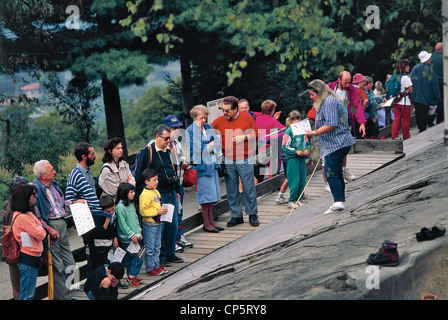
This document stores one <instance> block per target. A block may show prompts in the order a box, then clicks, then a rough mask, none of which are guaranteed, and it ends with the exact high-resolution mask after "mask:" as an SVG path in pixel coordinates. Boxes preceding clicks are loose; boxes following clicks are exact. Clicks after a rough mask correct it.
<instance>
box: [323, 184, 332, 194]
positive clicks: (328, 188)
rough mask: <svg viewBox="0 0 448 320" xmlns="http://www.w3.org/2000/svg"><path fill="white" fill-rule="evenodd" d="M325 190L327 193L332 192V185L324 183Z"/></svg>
mask: <svg viewBox="0 0 448 320" xmlns="http://www.w3.org/2000/svg"><path fill="white" fill-rule="evenodd" d="M324 189H325V191H327V192H331V189H330V185H329V184H328V182H327V181H324Z"/></svg>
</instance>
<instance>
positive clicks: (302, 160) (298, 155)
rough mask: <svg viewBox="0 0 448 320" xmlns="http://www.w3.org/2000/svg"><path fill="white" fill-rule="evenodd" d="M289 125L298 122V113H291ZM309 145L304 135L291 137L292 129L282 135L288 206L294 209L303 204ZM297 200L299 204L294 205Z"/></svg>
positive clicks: (294, 111)
mask: <svg viewBox="0 0 448 320" xmlns="http://www.w3.org/2000/svg"><path fill="white" fill-rule="evenodd" d="M288 118H289V120H290V121H291V124H294V123H297V122H299V121H300V119H301V117H300V113H299V112H298V111H296V110H293V111H291V113H290V114H289V116H288ZM309 148H310V144H309V142H308V139H307V138H306V136H305V135H304V134H300V135H293V133H292V128H291V127H289V128H288V129H286V131H285V134H284V135H283V142H282V149H283V150H284V151H285V153H286V158H287V159H288V160H287V162H286V166H287V170H286V174H287V175H286V178H287V179H288V185H289V191H290V192H289V199H288V201H289V206H290V207H291V208H296V207H297V205H298V206H302V205H303V202H302V201H301V199H303V194H302V192H303V189H304V188H305V185H306V158H308V157H309ZM300 195H302V196H301V199H299V196H300ZM297 200H299V202H298V203H297V205H296V202H297Z"/></svg>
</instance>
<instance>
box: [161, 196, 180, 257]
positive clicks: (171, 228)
mask: <svg viewBox="0 0 448 320" xmlns="http://www.w3.org/2000/svg"><path fill="white" fill-rule="evenodd" d="M160 195H161V196H162V204H165V203H171V204H172V205H174V212H173V220H172V222H171V223H170V222H166V221H165V222H164V223H163V226H162V250H161V252H160V261H164V260H167V259H172V258H174V257H175V253H176V237H177V215H178V210H179V209H178V205H177V197H176V192H175V191H173V192H170V193H160Z"/></svg>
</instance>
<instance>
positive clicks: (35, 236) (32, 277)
mask: <svg viewBox="0 0 448 320" xmlns="http://www.w3.org/2000/svg"><path fill="white" fill-rule="evenodd" d="M36 192H37V190H36V187H35V186H34V185H30V184H22V185H19V186H18V187H17V188H16V189H15V190H14V192H13V194H12V198H11V210H12V211H13V212H14V215H13V218H12V226H13V228H12V229H13V233H14V238H15V239H16V240H17V242H18V243H19V244H20V257H19V262H18V263H17V265H18V267H19V270H20V294H19V300H32V299H33V298H34V292H35V290H36V281H37V273H38V268H39V264H40V261H41V256H42V251H43V243H42V240H44V239H45V236H46V231H45V229H44V228H43V227H42V224H41V223H40V221H39V220H38V219H37V217H36V215H35V214H34V213H33V211H34V205H35V202H36Z"/></svg>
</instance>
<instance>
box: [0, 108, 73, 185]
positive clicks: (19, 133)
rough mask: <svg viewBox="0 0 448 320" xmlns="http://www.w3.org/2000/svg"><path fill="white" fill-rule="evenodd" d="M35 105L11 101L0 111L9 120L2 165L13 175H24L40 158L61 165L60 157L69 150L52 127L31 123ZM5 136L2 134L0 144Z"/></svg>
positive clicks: (56, 165)
mask: <svg viewBox="0 0 448 320" xmlns="http://www.w3.org/2000/svg"><path fill="white" fill-rule="evenodd" d="M35 110H36V106H35V105H34V104H29V103H24V102H23V103H19V104H12V105H11V106H10V108H8V109H7V110H6V111H5V112H4V113H5V115H3V117H4V118H9V120H10V121H11V134H10V136H9V146H8V148H6V149H5V150H2V152H3V155H2V159H3V160H2V162H1V164H0V165H1V168H2V169H5V170H7V171H8V172H9V173H10V174H11V175H12V176H15V175H27V174H29V173H30V169H29V167H28V166H29V165H34V163H35V162H36V161H38V160H41V159H47V160H49V161H50V162H51V163H52V164H53V166H54V167H55V168H60V167H61V165H62V159H61V157H62V156H64V155H66V154H67V153H68V145H67V142H66V141H64V140H63V139H62V137H61V136H59V135H57V134H56V133H55V132H54V131H53V128H41V127H37V126H36V125H35V124H34V121H33V119H32V117H31V114H32V113H33V112H35ZM6 138H7V137H6V136H5V135H3V136H2V138H1V139H2V140H3V141H2V142H3V143H2V145H5V144H4V141H5V139H6Z"/></svg>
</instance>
